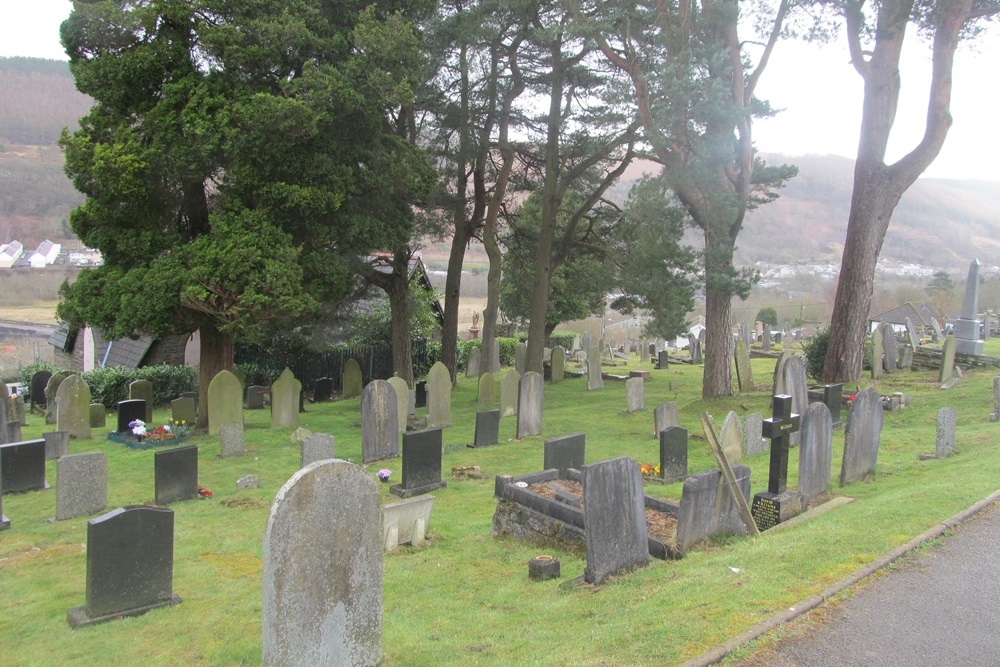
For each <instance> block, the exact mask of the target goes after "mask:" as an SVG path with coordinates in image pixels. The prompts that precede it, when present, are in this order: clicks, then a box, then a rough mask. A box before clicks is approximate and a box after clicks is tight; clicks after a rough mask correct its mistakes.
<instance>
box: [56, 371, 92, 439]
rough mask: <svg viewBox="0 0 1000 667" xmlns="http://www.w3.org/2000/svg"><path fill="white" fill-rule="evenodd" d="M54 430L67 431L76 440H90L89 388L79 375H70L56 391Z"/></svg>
mask: <svg viewBox="0 0 1000 667" xmlns="http://www.w3.org/2000/svg"><path fill="white" fill-rule="evenodd" d="M56 430H57V431H69V437H70V438H74V439H76V440H90V437H91V429H90V387H89V386H87V383H86V381H85V380H84V379H83V378H82V377H80V376H79V375H70V376H69V377H68V378H66V379H65V380H63V381H62V382H61V383H60V384H59V389H58V390H57V391H56Z"/></svg>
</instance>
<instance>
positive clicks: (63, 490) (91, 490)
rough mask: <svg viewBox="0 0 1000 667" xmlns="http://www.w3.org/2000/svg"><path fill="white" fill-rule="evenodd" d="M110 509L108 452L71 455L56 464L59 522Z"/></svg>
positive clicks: (57, 514)
mask: <svg viewBox="0 0 1000 667" xmlns="http://www.w3.org/2000/svg"><path fill="white" fill-rule="evenodd" d="M107 505H108V458H107V455H106V454H105V453H104V452H87V453H85V454H68V455H66V456H63V457H62V458H60V459H59V460H58V461H57V462H56V521H63V520H65V519H73V518H76V517H78V516H88V515H90V514H97V513H98V512H103V511H104V508H105V507H107Z"/></svg>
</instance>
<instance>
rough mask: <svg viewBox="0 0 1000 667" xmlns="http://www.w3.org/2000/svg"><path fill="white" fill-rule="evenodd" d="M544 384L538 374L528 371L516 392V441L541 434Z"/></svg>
mask: <svg viewBox="0 0 1000 667" xmlns="http://www.w3.org/2000/svg"><path fill="white" fill-rule="evenodd" d="M544 391H545V383H544V381H543V380H542V376H541V374H540V373H536V372H534V371H528V372H527V373H525V374H524V375H523V376H522V377H521V382H520V383H519V384H518V390H517V439H518V440H520V439H521V438H526V437H528V436H529V435H539V434H540V433H541V432H542V406H543V398H544V397H543V394H544Z"/></svg>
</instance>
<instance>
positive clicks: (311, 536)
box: [262, 460, 382, 667]
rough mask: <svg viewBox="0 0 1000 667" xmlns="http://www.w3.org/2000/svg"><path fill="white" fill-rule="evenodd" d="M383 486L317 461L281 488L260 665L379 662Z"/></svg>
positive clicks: (267, 544)
mask: <svg viewBox="0 0 1000 667" xmlns="http://www.w3.org/2000/svg"><path fill="white" fill-rule="evenodd" d="M379 524H380V516H379V499H378V489H377V488H376V485H375V481H374V480H373V479H372V478H371V477H370V476H369V475H368V474H366V473H365V472H364V470H362V469H361V467H359V466H357V465H354V464H352V463H348V462H347V461H340V460H333V461H317V462H316V463H312V464H310V465H308V466H306V467H305V468H303V469H301V470H299V471H298V472H296V473H295V474H294V475H292V477H291V479H289V480H288V482H287V483H286V484H285V485H284V486H283V487H282V488H281V490H280V491H279V492H278V495H277V497H276V498H275V500H274V504H273V505H272V506H271V512H270V514H269V516H268V519H267V529H266V531H265V534H264V554H263V570H264V573H263V610H262V617H263V618H262V625H263V664H264V665H265V667H278V666H284V665H321V664H336V665H352V666H353V665H358V666H371V667H374V666H375V665H378V664H379V663H380V662H381V659H382V544H381V540H380V537H381V536H380V530H379Z"/></svg>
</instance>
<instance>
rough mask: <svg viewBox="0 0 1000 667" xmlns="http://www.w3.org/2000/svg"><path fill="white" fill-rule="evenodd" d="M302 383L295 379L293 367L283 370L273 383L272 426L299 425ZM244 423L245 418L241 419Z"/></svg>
mask: <svg viewBox="0 0 1000 667" xmlns="http://www.w3.org/2000/svg"><path fill="white" fill-rule="evenodd" d="M301 396H302V383H301V382H299V381H298V380H296V379H295V375H294V374H293V373H292V371H291V369H288V368H286V369H285V370H283V371H281V375H279V376H278V379H277V380H275V381H274V382H273V383H271V428H298V427H299V400H300V398H301ZM239 421H240V423H241V424H242V423H243V420H242V419H240V420H239Z"/></svg>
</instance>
